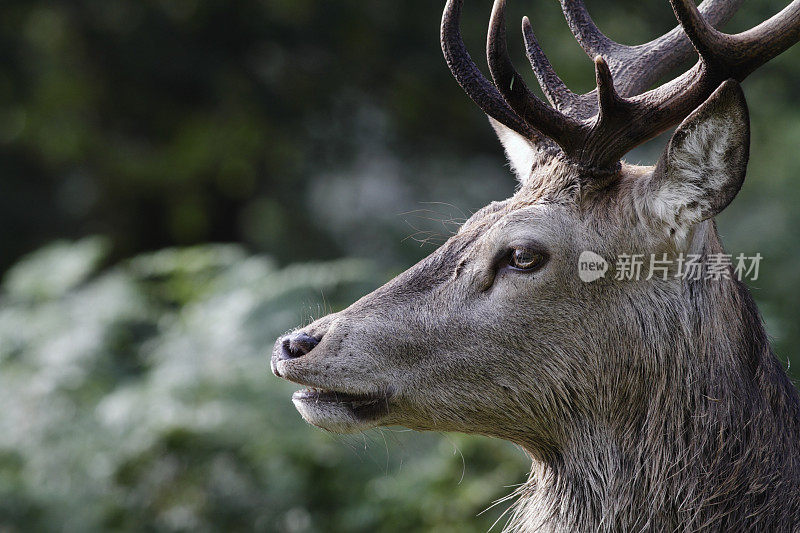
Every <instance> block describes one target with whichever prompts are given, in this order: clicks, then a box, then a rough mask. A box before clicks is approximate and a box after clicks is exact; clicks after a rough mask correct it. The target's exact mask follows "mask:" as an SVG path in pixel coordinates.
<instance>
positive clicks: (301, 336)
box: [276, 333, 319, 361]
mask: <svg viewBox="0 0 800 533" xmlns="http://www.w3.org/2000/svg"><path fill="white" fill-rule="evenodd" d="M278 342H279V343H280V347H279V348H278V349H277V350H276V352H277V356H278V360H279V361H283V360H285V359H297V358H298V357H303V356H304V355H306V354H307V353H308V352H310V351H311V350H312V349H313V348H314V346H316V345H317V344H319V340H317V339H315V338H314V337H312V336H311V335H308V334H307V333H292V334H291V335H286V336H285V337H283V338H282V339H279V340H278Z"/></svg>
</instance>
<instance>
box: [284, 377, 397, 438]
mask: <svg viewBox="0 0 800 533" xmlns="http://www.w3.org/2000/svg"><path fill="white" fill-rule="evenodd" d="M292 402H293V403H294V406H295V408H296V409H297V410H298V411H299V412H300V414H301V415H302V416H303V418H304V419H305V420H306V422H308V423H309V424H313V425H315V426H318V427H321V428H323V429H327V430H330V431H335V432H337V433H353V432H358V431H363V430H364V429H368V428H371V427H375V426H377V425H378V422H379V421H380V420H381V419H382V418H384V417H386V415H388V413H389V395H388V394H353V393H348V392H340V391H335V390H327V389H318V388H314V387H311V388H308V389H302V390H299V391H297V392H295V393H294V394H293V395H292Z"/></svg>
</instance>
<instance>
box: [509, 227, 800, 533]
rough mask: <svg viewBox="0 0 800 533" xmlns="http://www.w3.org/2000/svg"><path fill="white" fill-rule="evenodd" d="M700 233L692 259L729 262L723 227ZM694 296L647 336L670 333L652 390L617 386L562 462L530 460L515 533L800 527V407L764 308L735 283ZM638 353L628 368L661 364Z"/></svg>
mask: <svg viewBox="0 0 800 533" xmlns="http://www.w3.org/2000/svg"><path fill="white" fill-rule="evenodd" d="M701 232H702V234H698V235H696V236H695V237H694V239H695V240H696V241H697V242H693V243H691V248H692V250H693V251H698V252H700V253H703V254H708V253H717V252H718V251H721V247H720V245H719V242H718V239H717V237H716V231H715V230H714V228H713V225H711V224H710V223H709V224H708V226H707V227H706V228H703V229H702V230H701ZM684 289H685V300H684V301H685V302H686V305H687V307H686V312H685V313H676V314H675V315H674V320H675V321H676V322H675V323H673V324H669V323H668V322H669V321H666V322H664V321H662V322H658V321H655V322H653V323H651V324H648V325H649V326H651V327H653V328H654V329H655V330H660V334H661V338H660V339H659V340H658V342H659V343H660V345H661V346H662V347H663V350H662V351H663V353H661V354H660V355H659V359H660V363H661V364H662V365H663V366H662V368H661V369H660V370H656V371H654V372H653V373H652V375H651V376H650V378H651V379H650V380H649V381H647V380H646V381H647V384H646V387H647V389H643V390H638V391H637V390H627V389H626V390H625V391H624V392H620V389H619V378H617V381H616V382H611V381H609V382H608V383H606V384H605V385H604V387H605V388H607V389H608V390H609V391H610V393H609V396H608V397H606V398H604V399H601V401H600V402H599V403H601V404H605V405H606V406H609V407H607V408H606V409H605V410H603V407H602V406H601V407H600V408H599V409H598V410H597V411H595V412H593V413H589V414H587V415H586V416H578V417H577V420H576V422H575V423H574V424H573V425H572V426H571V427H570V428H568V429H567V430H566V431H564V434H565V435H567V439H566V440H565V442H563V443H561V445H560V446H559V448H558V449H557V451H556V452H555V453H548V454H547V455H546V456H543V455H542V454H541V453H540V452H539V451H537V450H530V451H531V456H532V457H534V462H533V469H532V472H531V477H530V479H529V481H528V483H527V484H526V485H525V486H523V487H522V488H521V489H520V490H519V494H520V500H519V503H518V504H517V507H516V508H515V512H514V514H513V516H512V519H511V521H510V524H509V528H510V530H515V531H606V530H607V531H639V530H648V529H651V528H653V527H658V529H660V530H661V529H663V530H671V529H676V528H678V529H681V528H687V529H689V530H693V528H696V529H703V530H717V529H719V530H725V529H737V528H739V527H740V525H741V524H745V523H749V522H748V520H749V521H752V520H753V519H754V518H753V517H757V519H758V520H761V521H763V524H760V525H759V526H760V527H761V526H763V527H761V530H784V529H785V530H790V529H791V524H800V509H798V506H797V505H796V504H794V506H793V505H792V504H790V503H787V502H790V501H792V498H788V497H787V495H788V494H793V495H800V468H798V465H799V464H800V461H798V460H797V459H796V457H797V455H798V454H797V452H798V443H800V415H799V414H798V413H800V407H799V405H800V403H799V402H798V396H797V391H796V390H795V388H794V387H793V386H792V384H791V382H790V381H789V379H788V378H787V377H786V375H785V373H784V372H783V370H782V369H781V368H780V365H779V364H778V362H777V360H776V358H775V357H774V355H773V352H772V350H771V347H770V345H769V342H768V340H767V336H766V334H765V331H764V328H763V325H762V323H761V319H760V317H759V315H758V311H757V308H756V307H755V304H754V302H753V300H752V298H751V296H750V294H749V292H748V291H747V288H746V287H745V286H744V285H743V284H742V283H740V282H738V281H736V280H727V281H719V280H713V281H712V280H708V281H706V280H701V281H698V282H696V283H693V284H688V285H686V286H685V288H684ZM651 340H652V339H651ZM640 349H642V351H643V353H629V354H623V353H620V354H618V356H619V357H620V358H621V359H624V358H625V356H626V355H627V356H629V357H634V358H639V357H641V358H652V357H653V353H652V352H651V350H650V349H649V348H640ZM644 352H647V353H644ZM606 355H608V354H606ZM622 379H623V381H624V377H623V378H622ZM630 381H631V385H630V386H631V387H634V385H633V383H635V380H630ZM615 387H616V389H615ZM623 388H624V386H623ZM626 396H627V397H626ZM620 397H623V398H622V399H621V400H620ZM600 398H602V395H600ZM615 402H617V403H615ZM797 500H798V499H797V498H796V497H795V498H794V499H793V501H797ZM776 528H777V529H776Z"/></svg>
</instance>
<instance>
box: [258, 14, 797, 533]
mask: <svg viewBox="0 0 800 533" xmlns="http://www.w3.org/2000/svg"><path fill="white" fill-rule="evenodd" d="M560 2H561V7H562V11H563V13H564V16H565V18H566V22H567V24H568V26H569V28H570V30H571V32H572V33H573V35H574V37H575V39H576V40H577V42H578V43H579V44H580V46H581V47H582V48H583V49H584V50H585V52H586V53H587V54H588V55H589V56H590V58H591V59H592V60H593V62H594V68H595V77H596V88H594V89H593V90H592V91H590V92H588V93H585V94H576V93H573V92H572V91H570V90H569V89H568V88H567V86H566V85H565V84H564V82H563V81H562V80H561V78H559V76H558V75H557V73H556V72H555V70H554V68H553V66H552V65H551V63H550V62H549V60H548V59H547V58H546V56H545V55H544V53H543V51H542V48H541V47H540V45H539V44H538V42H537V40H536V37H535V35H534V33H533V31H532V24H531V22H530V19H529V18H527V17H525V18H523V20H522V33H523V38H524V43H525V48H526V52H527V56H528V59H529V61H530V64H531V66H532V68H533V73H534V75H535V77H536V78H537V80H538V82H539V84H540V86H541V88H542V92H543V94H544V95H545V97H546V99H547V100H548V101H549V105H548V103H545V102H544V100H542V99H540V98H539V97H538V96H536V94H535V93H533V92H532V91H531V90H530V89H529V88H528V87H527V86H526V84H525V82H524V80H523V78H522V76H521V75H520V74H519V73H518V71H517V70H516V68H515V66H514V65H513V63H512V60H511V58H510V55H509V52H508V50H507V44H506V26H505V8H506V1H505V0H495V1H494V4H493V7H492V13H491V18H490V22H489V30H488V37H487V44H486V54H487V60H488V67H489V72H490V75H491V81H490V80H489V79H488V78H487V77H486V76H484V75H483V74H482V72H481V70H480V69H479V68H478V66H477V65H476V63H475V62H474V61H473V60H472V58H471V57H470V55H469V53H468V52H467V49H466V46H465V44H464V42H463V40H462V37H461V33H460V17H461V13H462V7H463V0H447V2H446V5H445V8H444V13H443V17H442V22H441V44H442V50H443V52H444V57H445V60H446V63H447V65H448V66H449V69H450V71H451V72H452V74H453V76H454V77H455V79H456V81H457V82H458V83H459V84H460V86H461V87H462V88H463V90H464V91H465V92H466V94H467V95H468V96H469V97H470V98H471V99H472V100H473V101H474V102H475V104H477V106H478V107H479V108H480V109H481V110H482V111H483V112H484V113H485V114H486V115H487V116H488V118H489V121H490V123H491V125H492V127H493V128H494V130H495V131H496V133H497V137H498V138H499V140H500V142H501V144H502V146H503V147H504V149H505V153H506V155H507V158H508V161H509V164H510V167H511V169H512V170H513V172H514V174H515V175H516V178H517V180H518V181H519V184H518V187H517V189H516V192H515V193H514V194H513V196H512V197H510V198H508V199H506V200H503V201H494V202H492V203H490V204H489V205H487V206H485V207H483V208H482V209H480V210H479V211H477V212H475V213H474V214H473V215H472V216H471V217H470V218H469V219H468V220H466V222H465V223H464V224H463V225H462V226H461V227H460V228H459V229H458V231H457V232H456V233H455V234H454V235H452V236H451V237H450V238H449V239H448V240H447V241H446V242H445V243H444V244H443V245H441V247H439V248H438V249H436V250H435V251H434V252H433V253H431V254H430V255H429V256H428V257H427V258H425V259H423V260H422V261H420V262H419V263H417V264H416V265H414V266H412V267H411V268H409V269H408V270H407V271H405V272H403V273H402V274H400V275H398V276H397V277H395V278H394V279H392V280H390V281H389V282H388V283H386V284H385V285H383V286H382V287H380V288H378V289H377V290H375V291H374V292H372V293H370V294H368V295H366V296H364V297H362V298H361V299H359V300H358V301H356V302H355V303H353V304H352V305H350V306H349V307H347V308H346V309H344V310H342V311H339V312H335V313H332V314H329V315H327V316H325V317H323V318H320V319H318V320H315V321H313V322H312V323H311V324H309V325H306V326H304V327H301V328H298V329H296V330H294V331H291V332H289V333H287V334H286V335H283V336H281V337H280V338H279V339H277V341H276V343H275V345H274V347H273V349H272V352H271V357H270V359H271V370H272V372H273V373H274V374H275V375H276V376H278V377H280V378H283V379H286V380H289V381H291V382H293V383H296V384H298V385H301V386H303V387H306V388H304V389H302V390H300V391H298V392H296V393H294V395H293V396H292V401H293V403H294V405H295V407H296V409H297V410H298V411H299V413H300V414H301V415H302V417H303V418H304V419H305V420H306V421H307V422H309V423H310V424H313V425H315V426H318V427H320V428H323V429H325V430H328V431H331V432H336V433H352V432H360V431H364V430H366V429H370V428H374V427H379V426H393V425H395V426H396V425H399V426H405V427H408V428H411V429H414V430H418V431H447V432H463V433H470V434H477V435H484V436H488V437H494V438H499V439H504V440H507V441H510V442H512V443H515V444H516V445H518V446H519V447H521V448H522V449H523V450H524V451H525V452H526V454H527V455H528V456H529V457H530V460H531V464H532V467H531V472H530V476H529V478H528V481H527V482H526V483H524V484H523V485H522V486H521V487H519V489H518V490H517V491H516V495H517V496H518V497H517V498H516V503H514V506H513V508H512V509H511V513H510V515H509V517H510V518H509V519H508V522H507V523H506V526H505V527H506V530H507V531H554V532H555V531H559V532H583V531H587V532H588V531H592V532H593V531H626V532H628V531H795V532H796V531H800V400H799V399H798V392H797V390H796V388H795V387H794V385H793V384H792V382H791V380H790V379H789V377H788V376H787V374H786V372H785V371H784V369H783V366H782V365H781V364H780V363H779V361H778V359H777V357H776V356H775V354H774V352H773V350H772V348H771V346H770V343H769V339H768V336H767V334H766V332H765V327H764V325H763V322H762V319H761V317H760V314H759V311H758V308H757V307H756V304H755V303H754V300H753V298H752V296H751V294H750V292H749V290H748V288H747V286H746V284H745V283H744V282H743V281H742V280H740V279H738V278H737V277H736V276H733V275H724V276H720V277H719V278H709V276H707V275H704V276H696V277H694V278H687V277H681V276H679V275H677V274H678V273H677V272H675V268H676V267H675V266H674V263H673V266H670V267H669V271H668V274H669V275H665V276H663V277H658V276H656V277H652V278H645V277H641V278H637V279H618V276H612V275H611V272H612V271H611V270H609V272H608V273H606V274H605V275H602V276H599V277H598V278H597V279H595V280H592V281H591V282H587V281H585V280H582V279H580V276H579V272H578V264H579V260H580V255H581V254H582V253H583V252H584V251H592V252H593V253H595V254H596V255H598V256H601V257H603V258H613V257H620V256H621V255H622V254H642V255H644V256H650V255H656V256H658V257H663V258H667V259H670V260H672V259H674V260H676V261H677V259H678V258H680V257H681V256H682V254H694V255H696V256H698V257H700V258H701V259H702V260H703V261H705V260H707V259H709V258H711V257H712V256H714V254H722V253H723V252H724V248H723V247H722V244H721V240H720V237H719V234H718V232H717V228H716V224H715V221H714V217H715V216H716V215H717V214H719V213H720V212H721V211H722V210H723V209H725V207H727V206H728V205H729V204H730V203H731V202H732V200H733V199H734V197H735V196H736V195H737V193H738V191H739V190H740V189H741V187H742V185H743V182H744V177H745V173H746V167H747V162H748V157H749V142H750V130H749V128H750V125H749V117H748V108H747V104H746V101H745V97H744V93H743V91H742V88H741V86H740V82H742V81H743V80H744V79H745V78H746V77H747V76H748V75H749V74H751V73H752V72H754V71H755V70H756V69H757V68H759V67H760V66H761V65H763V64H764V63H766V62H767V61H769V60H770V59H772V58H774V57H775V56H777V55H779V54H781V53H782V52H784V51H785V50H787V49H789V48H790V47H791V46H792V45H794V44H795V43H796V42H797V41H798V40H800V0H793V1H792V2H791V3H790V4H789V5H788V6H787V7H785V8H784V9H783V10H782V11H780V12H779V13H777V14H776V15H775V16H773V17H772V18H769V19H768V20H766V21H763V22H762V23H760V24H759V25H757V26H755V27H753V28H751V29H749V30H747V31H744V32H742V33H738V34H728V33H724V32H722V31H720V30H718V29H717V27H720V26H721V25H722V24H724V23H725V22H726V21H727V20H729V19H730V17H731V16H732V15H733V13H734V12H735V11H736V9H737V8H738V7H739V4H740V3H741V0H729V1H727V2H726V1H725V0H706V1H705V2H704V3H703V4H702V5H700V6H699V7H698V6H697V5H695V4H694V2H692V0H670V4H671V7H672V10H673V11H674V13H675V16H676V18H677V21H678V23H679V24H678V25H677V26H676V27H675V28H674V29H673V30H672V31H670V32H668V33H666V34H664V35H662V36H660V37H658V38H657V39H655V40H653V41H651V42H649V43H646V44H641V45H637V46H626V45H621V44H619V43H617V42H614V41H612V40H611V39H610V38H608V37H607V36H606V35H604V34H603V33H602V32H601V31H600V29H599V28H598V27H597V26H596V24H595V23H594V22H593V20H592V18H591V16H590V15H589V13H588V11H587V9H586V7H585V5H584V3H583V2H582V1H581V0H560ZM695 53H696V54H697V60H696V63H694V65H693V66H691V67H690V68H689V69H688V70H685V71H684V72H683V73H681V74H680V75H678V76H676V77H674V78H672V79H670V80H669V81H666V82H663V83H661V84H659V85H656V84H657V83H658V82H661V81H662V78H663V77H665V76H667V74H671V73H672V72H674V70H675V69H676V68H677V67H679V66H680V65H681V64H682V62H688V61H691V58H692V55H693V54H695ZM654 85H655V86H654ZM651 87H652V88H651ZM675 126H677V127H676V128H675V130H674V133H672V135H671V137H670V139H669V141H668V143H667V145H666V147H665V149H664V151H663V153H662V155H661V156H660V158H659V159H658V160H657V162H656V163H655V165H652V166H640V165H633V164H630V163H627V162H625V161H624V160H623V156H625V155H626V154H627V153H628V152H629V151H630V150H631V149H633V148H634V147H636V146H639V145H640V144H642V143H644V142H646V141H648V140H651V139H652V138H654V137H655V136H657V135H659V134H661V133H663V132H666V131H667V130H669V129H670V128H672V127H675ZM731 269H732V267H731V266H730V265H727V266H725V267H724V268H723V273H726V274H732V272H731Z"/></svg>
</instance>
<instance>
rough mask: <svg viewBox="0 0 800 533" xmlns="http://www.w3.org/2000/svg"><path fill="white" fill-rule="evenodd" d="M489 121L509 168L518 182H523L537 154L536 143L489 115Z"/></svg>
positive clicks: (531, 168)
mask: <svg viewBox="0 0 800 533" xmlns="http://www.w3.org/2000/svg"><path fill="white" fill-rule="evenodd" d="M489 122H490V123H491V124H492V127H493V128H494V131H495V133H497V137H498V139H500V144H502V145H503V148H505V150H506V156H507V157H508V162H509V164H510V165H511V170H513V171H514V174H516V176H517V179H518V180H519V181H520V183H525V181H526V180H527V179H528V178H529V177H530V175H531V171H532V170H533V163H534V161H535V160H536V157H537V154H538V149H537V148H536V145H534V144H533V143H532V142H531V141H529V140H528V139H526V138H525V137H523V136H522V135H520V134H519V133H517V132H516V131H514V130H512V129H511V128H509V127H508V126H505V125H504V124H501V123H500V122H498V121H496V120H495V119H493V118H491V117H489Z"/></svg>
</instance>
